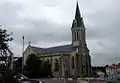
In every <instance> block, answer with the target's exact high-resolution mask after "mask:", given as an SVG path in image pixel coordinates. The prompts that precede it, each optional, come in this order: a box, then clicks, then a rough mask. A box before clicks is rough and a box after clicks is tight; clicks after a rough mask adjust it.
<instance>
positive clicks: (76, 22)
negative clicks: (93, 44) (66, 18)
mask: <svg viewBox="0 0 120 83" xmlns="http://www.w3.org/2000/svg"><path fill="white" fill-rule="evenodd" d="M82 24H83V22H82V17H81V14H80V10H79V5H78V1H77V4H76V12H75V19H74V20H73V24H72V28H75V27H80V26H81V25H82Z"/></svg>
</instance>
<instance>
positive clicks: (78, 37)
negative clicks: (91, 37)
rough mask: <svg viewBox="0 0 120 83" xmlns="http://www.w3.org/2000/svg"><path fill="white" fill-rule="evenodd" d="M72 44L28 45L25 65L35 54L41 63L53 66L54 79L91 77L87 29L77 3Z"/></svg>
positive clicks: (25, 53)
mask: <svg viewBox="0 0 120 83" xmlns="http://www.w3.org/2000/svg"><path fill="white" fill-rule="evenodd" d="M71 35H72V39H71V40H72V41H71V44H68V45H63V46H57V47H50V48H40V47H35V46H32V45H30V44H29V45H28V46H27V48H26V49H25V51H24V53H23V54H24V61H23V62H24V65H25V63H26V60H27V57H28V56H29V55H30V54H32V53H34V54H35V55H37V57H38V58H39V59H40V60H41V61H48V62H49V64H51V72H52V75H53V77H71V76H72V77H90V76H91V56H90V55H89V49H88V47H87V45H86V28H85V25H84V22H83V18H82V16H81V14H80V10H79V5H78V2H77V5H76V11H75V18H74V20H73V23H72V26H71Z"/></svg>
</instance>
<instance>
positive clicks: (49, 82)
mask: <svg viewBox="0 0 120 83" xmlns="http://www.w3.org/2000/svg"><path fill="white" fill-rule="evenodd" d="M35 80H38V81H44V83H64V80H57V79H54V80H53V79H35ZM67 83H76V81H75V80H74V81H73V80H72V81H68V82H67Z"/></svg>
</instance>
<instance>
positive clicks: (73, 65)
mask: <svg viewBox="0 0 120 83" xmlns="http://www.w3.org/2000/svg"><path fill="white" fill-rule="evenodd" d="M74 67H75V65H74V57H72V68H74Z"/></svg>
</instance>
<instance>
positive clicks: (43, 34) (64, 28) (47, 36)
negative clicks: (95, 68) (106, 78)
mask: <svg viewBox="0 0 120 83" xmlns="http://www.w3.org/2000/svg"><path fill="white" fill-rule="evenodd" d="M31 1H32V2H34V4H33V6H35V4H36V7H40V9H41V8H42V7H49V6H52V7H58V8H56V9H59V10H60V11H61V12H64V13H65V16H64V18H63V20H66V21H67V22H66V23H61V24H58V23H57V22H54V21H53V19H49V18H34V19H32V18H28V17H23V18H21V17H20V14H21V13H23V14H24V13H25V12H24V7H25V5H26V3H27V1H26V2H25V1H24V0H23V1H22V2H21V3H20V2H17V3H16V2H15V1H14V0H12V1H7V0H6V1H3V0H2V1H0V10H1V11H0V24H2V25H3V26H5V27H7V28H8V30H9V31H11V32H13V37H14V41H13V43H14V45H13V47H14V48H17V45H18V46H19V47H20V46H21V44H22V36H23V35H24V36H25V41H26V42H25V43H26V44H27V43H28V41H31V42H32V43H33V44H35V45H36V44H38V42H44V43H47V44H53V43H58V42H59V43H60V42H71V32H70V28H71V23H70V22H72V20H71V21H70V19H69V18H73V16H74V15H73V14H74V8H73V6H75V5H76V4H75V5H73V1H69V4H68V3H67V1H66V2H64V0H63V1H57V0H53V2H52V3H48V1H47V0H45V1H41V0H40V1H39V0H31ZM24 3H25V4H24ZM74 3H76V1H74ZM31 4H32V3H31ZM79 4H80V10H81V13H82V16H83V18H84V22H85V24H86V30H87V39H88V42H89V41H90V40H93V41H95V40H97V41H98V42H97V43H96V44H97V45H98V46H99V47H101V48H102V50H98V51H97V53H96V51H95V49H97V48H93V47H95V45H93V46H92V45H91V47H90V48H93V49H92V50H90V52H91V56H93V58H92V64H93V65H99V64H100V65H103V64H105V63H112V62H114V61H113V60H115V59H116V58H120V57H119V55H120V53H119V49H120V45H119V42H120V38H119V35H120V33H119V31H120V28H119V26H120V23H119V22H120V10H119V8H120V6H119V0H111V1H110V0H105V1H103V0H97V1H96V0H91V1H88V0H80V1H79ZM39 5H40V6H39ZM66 5H67V7H66ZM28 6H29V5H28ZM30 6H31V5H30ZM28 8H29V7H28ZM30 8H31V7H30ZM26 10H27V9H26ZM39 11H40V10H39ZM31 13H32V11H31ZM34 13H35V12H34ZM36 13H37V12H36ZM53 14H54V13H53ZM37 15H38V14H37ZM25 16H26V15H25ZM41 16H42V15H41ZM56 16H57V15H56ZM66 18H67V19H66ZM106 40H107V41H106ZM89 44H90V43H89ZM53 46H54V45H53ZM19 49H20V48H19ZM14 51H15V52H17V53H20V51H18V49H17V50H14ZM101 60H102V61H101Z"/></svg>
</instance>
